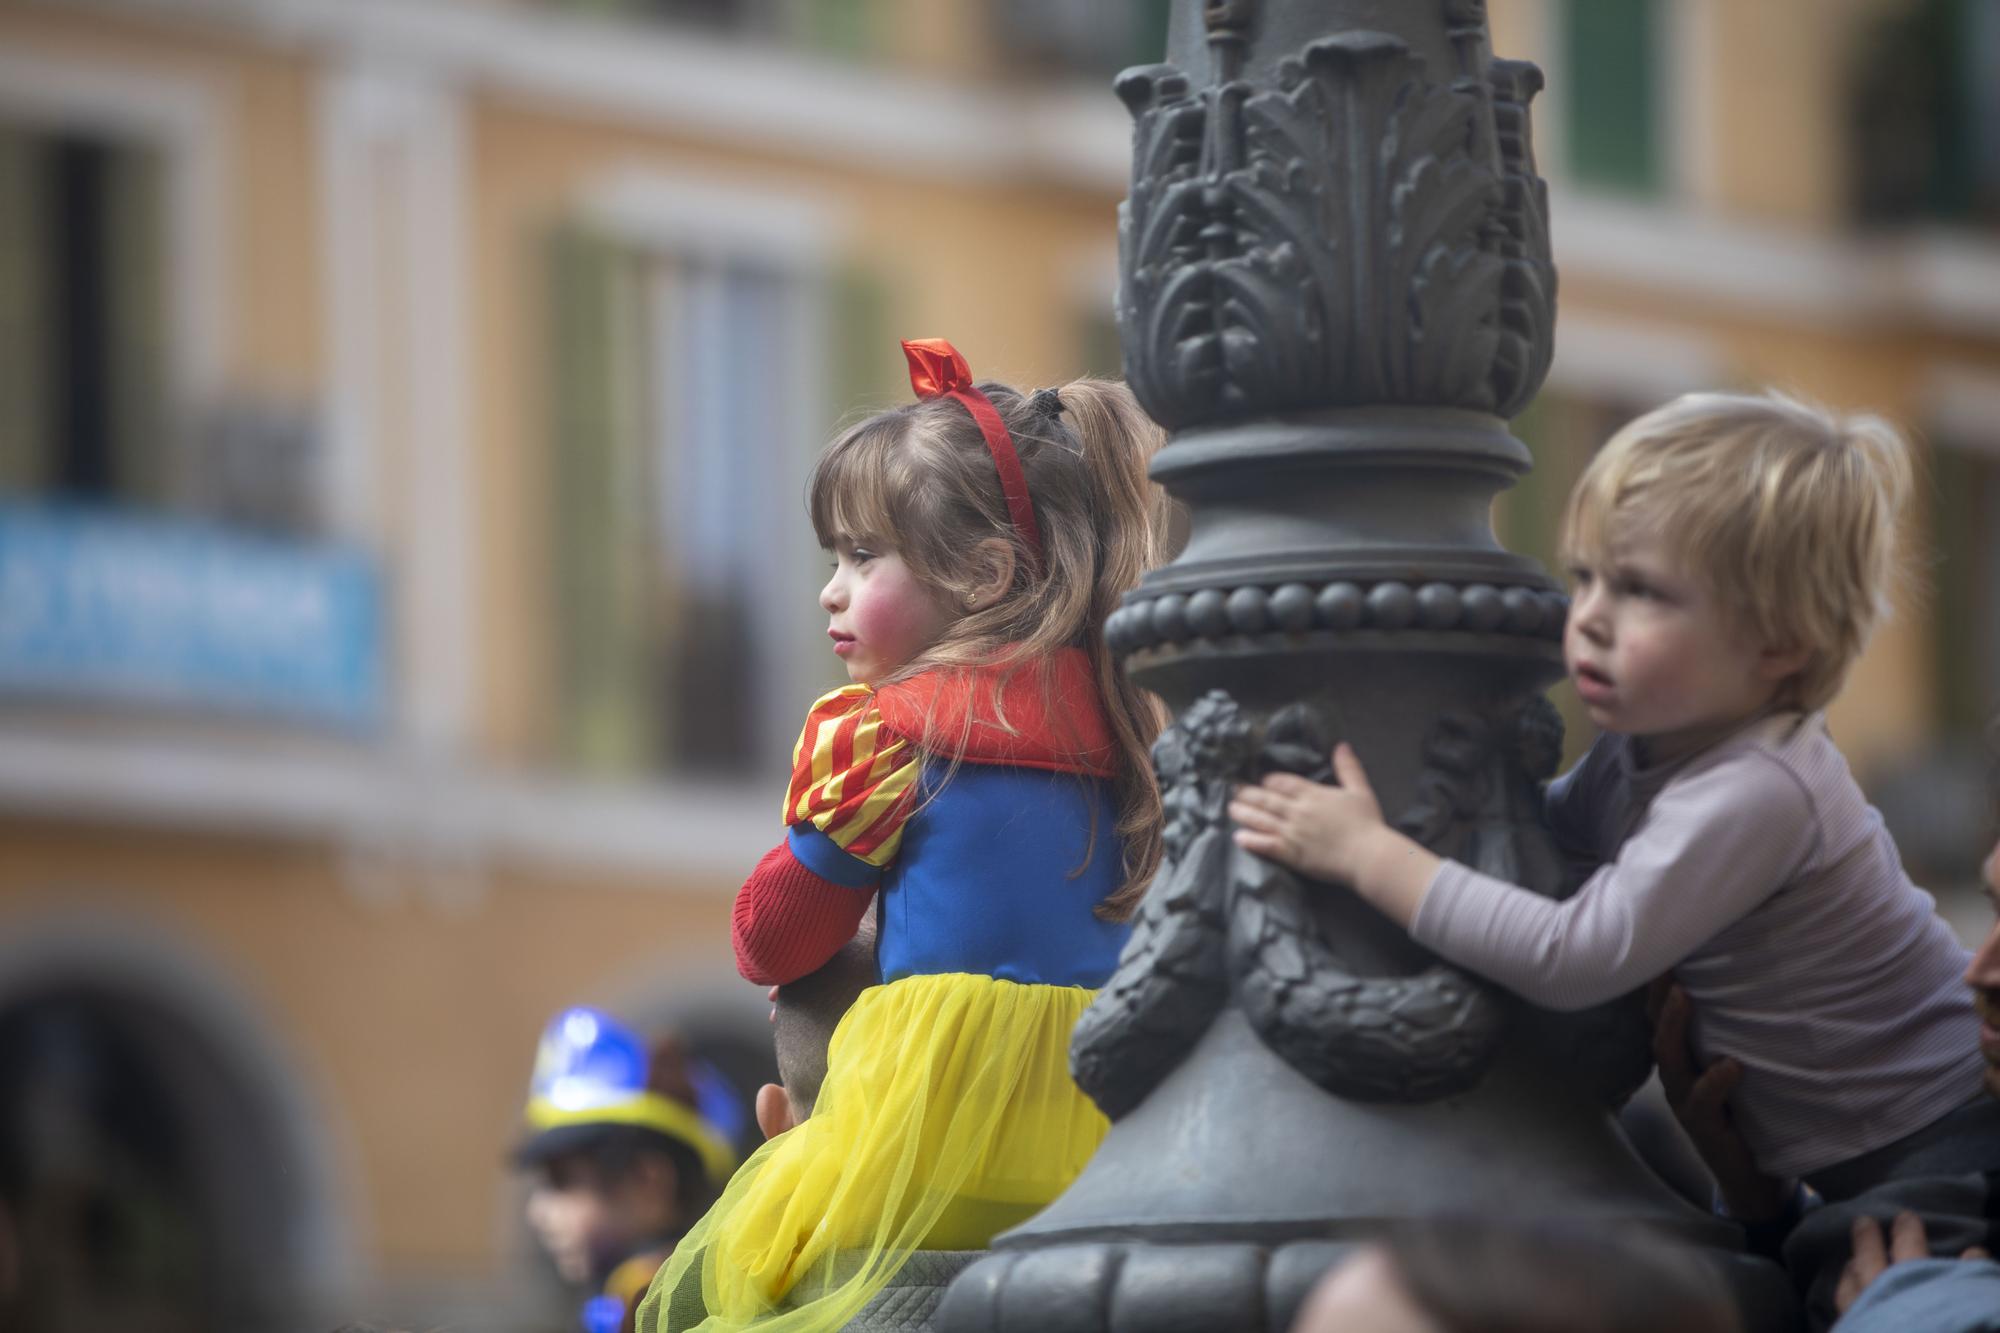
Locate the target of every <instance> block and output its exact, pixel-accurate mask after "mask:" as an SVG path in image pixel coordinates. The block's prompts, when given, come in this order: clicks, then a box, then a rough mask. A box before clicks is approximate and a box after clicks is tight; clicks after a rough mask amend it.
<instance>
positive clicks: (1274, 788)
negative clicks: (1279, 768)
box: [1252, 773, 1313, 796]
mask: <svg viewBox="0 0 2000 1333" xmlns="http://www.w3.org/2000/svg"><path fill="white" fill-rule="evenodd" d="M1312 785H1313V783H1312V782H1311V781H1310V780H1309V779H1306V778H1302V777H1300V776H1299V775H1298V774H1296V773H1267V774H1265V775H1264V783H1263V786H1262V788H1261V790H1262V791H1263V792H1264V794H1265V795H1267V796H1274V795H1275V796H1290V795H1293V794H1295V793H1297V792H1300V791H1303V790H1305V789H1306V788H1307V787H1310V786H1312ZM1252 790H1259V789H1258V788H1252Z"/></svg>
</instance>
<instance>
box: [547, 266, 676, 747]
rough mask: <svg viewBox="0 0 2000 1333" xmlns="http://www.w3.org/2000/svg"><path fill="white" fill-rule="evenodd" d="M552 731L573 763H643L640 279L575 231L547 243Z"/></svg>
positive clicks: (645, 619)
mask: <svg viewBox="0 0 2000 1333" xmlns="http://www.w3.org/2000/svg"><path fill="white" fill-rule="evenodd" d="M548 270H549V278H550V302H549V310H550V332H551V334H552V337H553V346H552V347H551V348H550V356H549V364H550V367H551V370H552V374H553V377H554V384H553V386H552V387H553V391H552V393H551V395H550V401H551V404H552V415H553V420H552V422H551V440H550V450H549V459H550V464H551V467H552V468H553V471H554V475H553V477H552V478H551V486H550V494H551V495H552V496H554V498H555V505H556V513H555V523H554V525H553V529H554V538H555V550H554V555H555V564H556V570H555V574H556V577H555V602H556V604H555V608H554V611H555V615H554V625H555V632H556V651H557V675H558V691H559V709H560V714H561V717H560V722H561V725H560V738H561V746H562V750H563V753H564V756H565V757H566V758H568V759H569V760H571V761H572V762H574V763H577V764H579V765H581V766H582V767H584V768H587V769H590V770H593V771H598V772H610V773H630V772H635V771H638V770H641V769H643V768H645V767H646V766H647V765H648V764H649V762H650V761H651V759H652V752H653V734H654V733H653V725H652V711H653V710H652V707H651V704H652V700H651V695H650V692H649V688H648V687H649V684H650V681H649V676H650V671H649V663H650V661H651V659H652V656H653V654H652V648H653V645H652V643H651V642H650V638H651V636H650V633H649V629H648V626H649V623H650V618H649V616H648V615H647V608H646V589H647V579H646V568H645V537H646V534H645V529H644V512H643V504H644V493H645V487H644V484H643V481H644V474H643V458H642V453H641V449H642V440H641V431H642V429H643V424H642V420H643V419H642V412H641V406H640V405H641V395H642V392H643V387H642V386H643V381H642V358H643V352H642V350H641V349H642V347H643V341H642V332H643V330H642V327H641V312H642V295H643V292H642V287H641V280H642V273H641V267H640V263H639V260H638V259H637V258H636V257H635V256H633V255H631V254H630V253H628V252H627V251H625V250H624V249H622V248H621V247H619V246H617V245H615V244H612V243H610V242H607V241H605V240H603V239H601V238H599V237H596V236H593V235H591V234H589V233H588V232H586V231H584V230H582V229H580V228H574V227H564V228H561V229H559V230H558V231H557V232H556V233H555V234H554V236H553V237H552V238H551V240H550V242H549V246H548Z"/></svg>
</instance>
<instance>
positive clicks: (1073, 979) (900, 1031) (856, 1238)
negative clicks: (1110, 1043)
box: [639, 340, 1165, 1330]
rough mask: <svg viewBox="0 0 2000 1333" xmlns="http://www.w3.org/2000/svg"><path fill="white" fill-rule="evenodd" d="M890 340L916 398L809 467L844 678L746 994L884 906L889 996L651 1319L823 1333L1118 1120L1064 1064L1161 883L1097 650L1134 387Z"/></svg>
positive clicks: (840, 1041) (1139, 443)
mask: <svg viewBox="0 0 2000 1333" xmlns="http://www.w3.org/2000/svg"><path fill="white" fill-rule="evenodd" d="M903 348H904V351H905V353H906V354H907V355H908V357H909V359H910V368H911V379H912V381H913V383H914V385H915V387H916V391H917V395H918V398H917V401H916V402H914V403H911V404H909V405H907V406H904V407H900V408H896V409H894V410H892V411H888V412H884V413H882V414H880V415H878V416H875V417H872V418H870V419H869V420H867V421H864V422H862V423H861V424H860V425H858V426H855V427H854V428H852V429H851V430H849V431H847V432H846V433H845V434H843V435H842V436H841V437H840V438H839V439H837V440H836V441H834V443H833V444H832V446H831V447H829V448H828V449H827V451H826V452H825V454H824V455H823V456H822V457H821V458H820V460H819V464H818V466H817V468H816V469H815V471H814V474H813V478H812V485H811V490H810V508H811V512H812V521H813V527H814V529H815V531H816V532H817V533H818V535H819V539H820V542H821V544H822V545H823V546H824V547H825V548H826V549H827V550H828V551H830V552H831V553H832V554H833V557H834V567H833V577H832V578H831V579H830V580H829V581H828V582H827V585H826V587H825V588H824V589H823V590H822V591H821V593H820V605H821V606H822V607H823V608H824V609H825V610H826V612H827V614H828V616H829V618H830V619H829V625H828V634H829V636H830V637H831V638H832V640H833V651H834V652H835V653H836V654H838V655H839V656H840V658H841V659H842V661H843V662H844V663H845V664H846V667H847V672H848V675H849V677H850V678H851V680H852V682H853V683H852V684H849V685H846V686H843V687H842V688H840V689H837V690H835V691H833V692H832V693H830V694H828V695H826V696H825V697H824V698H822V699H820V700H819V702H818V703H816V704H814V705H813V707H812V711H811V712H810V713H809V714H808V715H807V718H806V724H805V729H804V731H803V732H802V733H801V735H800V737H799V743H798V748H797V750H796V751H795V753H794V758H793V771H792V779H791V785H790V787H789V789H788V790H787V792H786V795H785V806H784V820H785V823H786V825H787V830H786V833H785V837H784V840H783V841H782V842H780V843H779V844H778V846H777V847H775V848H773V849H772V851H771V852H770V854H769V855H768V856H766V857H765V858H764V859H763V861H761V862H760V863H759V864H758V866H757V868H756V870H755V871H754V872H752V874H751V876H750V878H749V880H748V881H747V882H746V883H745V884H744V885H743V888H742V890H741V892H740V893H739V894H738V897H737V900H736V910H735V923H734V941H735V947H736V957H737V965H738V967H739V969H740V970H741V971H742V973H743V975H744V976H745V977H747V978H749V979H750V980H752V981H756V982H760V983H764V984H781V983H784V982H789V981H792V980H795V979H796V978H798V977H801V976H804V975H805V974H807V973H809V972H811V971H813V970H814V969H816V968H818V967H819V966H820V965H821V964H823V963H824V962H825V961H826V960H827V959H828V958H830V957H831V956H832V955H833V954H834V953H835V951H837V950H838V949H839V948H840V947H841V945H842V944H844V943H845V942H846V941H847V940H848V939H849V938H851V937H852V936H853V934H854V931H855V927H856V925H857V923H858V922H859V921H860V919H861V916H862V914H863V912H864V911H865V910H866V909H867V907H868V904H869V902H870V900H871V899H875V898H877V897H878V896H879V900H880V905H879V907H878V909H877V911H878V921H879V926H880V938H879V943H878V946H877V963H878V967H879V970H880V976H881V983H882V984H880V985H878V986H874V987H871V988H869V989H868V990H867V991H865V992H863V994H862V996H861V998H860V999H859V1000H858V1001H857V1002H856V1003H855V1005H854V1007H853V1008H852V1009H851V1010H850V1011H849V1012H848V1014H847V1016H846V1018H845V1019H843V1020H842V1022H841V1024H840V1026H839V1028H838V1029H837V1030H836V1032H835V1033H834V1036H833V1041H832V1045H831V1048H830V1050H829V1053H828V1069H827V1077H826V1082H825V1084H824V1086H823V1087H822V1089H821V1091H820V1095H819V1100H818V1102H817V1104H816V1106H815V1109H814V1112H813V1114H812V1116H811V1118H810V1119H808V1120H806V1121H805V1122H804V1123H803V1124H801V1125H799V1126H798V1127H796V1128H794V1129H792V1130H789V1131H787V1132H786V1133H783V1134H781V1135H779V1136H778V1137H777V1138H775V1139H773V1140H771V1141H770V1142H769V1143H767V1144H766V1145H765V1146H764V1147H763V1148H762V1149H760V1150H759V1151H758V1152H757V1153H756V1154H754V1155H753V1156H752V1157H751V1158H750V1160H749V1161H748V1162H747V1163H745V1164H744V1166H743V1168H742V1170H740V1171H739V1172H738V1173H737V1175H736V1177H735V1179H734V1180H733V1181H731V1183H730V1185H729V1187H728V1189H727V1191H725V1193H724V1195H723V1197H722V1199H721V1200H720V1202H718V1203H717V1204H716V1206H715V1208H714V1209H713V1210H712V1211H711V1212H710V1213H709V1215H708V1216H707V1217H706V1218H704V1219H703V1220H702V1221H701V1222H700V1223H699V1224H697V1225H696V1227H695V1229H694V1230H693V1231H691V1232H690V1233H689V1234H688V1236H687V1237H686V1238H685V1239H684V1240H683V1241H682V1243H681V1247H680V1249H679V1251H678V1252H677V1253H676V1255H675V1257H674V1258H673V1260H671V1261H670V1262H669V1263H668V1264H667V1266H666V1267H665V1268H663V1269H662V1270H661V1274H660V1277H659V1279H658V1280H657V1281H656V1282H655V1284H654V1287H653V1291H652V1294H651V1295H650V1297H649V1298H648V1302H647V1305H646V1307H645V1308H644V1309H642V1311H641V1316H640V1321H639V1326H640V1327H641V1328H647V1329H654V1328H672V1329H676V1330H677V1329H680V1328H683V1327H688V1326H690V1325H691V1324H692V1323H693V1322H694V1319H695V1318H701V1317H703V1316H705V1322H702V1323H701V1324H700V1327H702V1328H705V1329H720V1328H739V1327H744V1326H748V1325H755V1326H756V1327H758V1328H760V1329H771V1330H780V1329H782V1330H793V1329H799V1330H803V1329H832V1328H838V1327H840V1326H841V1325H843V1324H844V1323H846V1322H847V1320H848V1319H850V1318H851V1317H852V1316H853V1315H854V1313H855V1312H856V1311H857V1310H858V1309H860V1307H861V1306H862V1305H863V1304H865V1303H866V1302H867V1300H868V1299H869V1298H870V1297H871V1296H873V1295H874V1294H875V1292H877V1291H878V1290H880V1289H881V1287H882V1286H883V1285H884V1284H885V1283H886V1282H887V1281H888V1280H889V1279H890V1278H891V1277H893V1276H894V1275H895V1273H896V1271H897V1270H898V1269H899V1268H900V1267H901V1266H902V1264H903V1263H904V1261H905V1260H906V1258H907V1257H908V1255H909V1253H910V1252H911V1251H912V1250H916V1249H977V1248H982V1247H984V1246H985V1245H986V1244H987V1242H988V1241H990V1240H991V1238H992V1237H993V1235H994V1234H995V1233H996V1232H999V1231H1001V1230H1004V1229H1005V1228H1007V1227H1009V1226H1012V1225H1014V1224H1015V1223H1018V1222H1021V1221H1023V1220H1025V1219H1026V1218H1028V1217H1029V1216H1031V1215H1032V1214H1033V1213H1035V1212H1037V1211H1038V1210H1039V1209H1041V1208H1042V1207H1043V1206H1044V1205H1046V1204H1047V1203H1049V1202H1050V1201H1051V1200H1052V1199H1054V1198H1055V1197H1056V1195H1058V1194H1059V1193H1061V1192H1062V1190H1063V1189H1064V1188H1065V1187H1066V1186H1067V1185H1068V1184H1069V1183H1070V1181H1071V1180H1072V1179H1074V1178H1075V1176H1076V1174H1077V1172H1078V1171H1079V1170H1080V1169H1081V1168H1082V1167H1083V1164H1084V1163H1085V1161H1087V1160H1088V1159H1089V1157H1090V1155H1091V1153H1092V1152H1093V1151H1094V1150H1095V1149H1096V1147H1097V1144H1098V1141H1099V1140H1100V1139H1101V1138H1102V1137H1103V1134H1104V1132H1105V1129H1106V1127H1107V1126H1106V1121H1105V1120H1104V1117H1103V1116H1102V1115H1101V1114H1100V1113H1099V1112H1098V1110H1097V1109H1096V1107H1094V1106H1093V1105H1092V1104H1091V1103H1090V1101H1089V1100H1088V1099H1087V1098H1085V1097H1084V1096H1083V1094H1082V1093H1081V1092H1079V1091H1078V1090H1077V1088H1076V1085H1075V1084H1074V1083H1073V1082H1072V1081H1071V1079H1070V1075H1069V1061H1068V1049H1069V1039H1070V1030H1071V1028H1072V1027H1073V1026H1074V1025H1075V1023H1076V1020H1077V1017H1078V1015H1080V1014H1081V1013H1082V1012H1083V1009H1084V1007H1085V1006H1086V1005H1088V1004H1089V1003H1090V1000H1091V997H1092V995H1093V993H1094V988H1095V987H1097V986H1099V985H1101V984H1102V983H1103V982H1104V981H1105V980H1106V979H1107V978H1108V977H1109V976H1110V974H1111V971H1112V969H1113V967H1114V965H1115V964H1116V962H1117V956H1118V951H1119V948H1120V947H1121V946H1122V944H1123V942H1124V939H1125V936H1126V927H1125V926H1124V924H1123V922H1124V920H1125V918H1126V917H1128V916H1129V915H1130V914H1131V911H1132V908H1133V907H1134V906H1135V904H1136V902H1137V899H1138V897H1139V895H1140V893H1141V892H1142V890H1143V889H1144V886H1145V884H1146V881H1147V879H1148V878H1149V877H1150V876H1151V874H1152V872H1153V869H1154V867H1155V865H1156V864H1157V862H1158V860H1159V848H1160V816H1159V799H1158V793H1157V791H1156V789H1155V786H1154V782H1153V776H1152V769H1151V765H1150V762H1149V760H1148V749H1149V747H1150V745H1151V743H1152V740H1153V738H1154V735H1155V733H1156V732H1157V730H1158V727H1159V720H1160V719H1159V713H1158V711H1157V708H1156V705H1155V704H1154V703H1153V701H1152V700H1151V699H1150V698H1149V697H1148V696H1146V695H1144V694H1142V693H1141V692H1140V691H1138V690H1137V689H1136V688H1135V687H1134V686H1133V685H1131V684H1130V683H1129V682H1128V681H1126V679H1125V678H1124V677H1123V676H1122V675H1121V674H1120V673H1119V671H1118V670H1117V668H1116V666H1115V665H1114V663H1113V661H1112V657H1111V653H1110V651H1109V649H1108V648H1107V647H1106V645H1105V642H1104V633H1103V629H1104V622H1105V618H1106V617H1107V616H1108V615H1109V614H1110V613H1111V611H1112V610H1113V608H1114V607H1115V606H1116V605H1117V603H1118V599H1119V597H1120V595H1121V594H1123V593H1124V592H1125V591H1126V590H1128V589H1130V588H1131V587H1133V586H1134V585H1135V584H1136V583H1137V582H1138V581H1139V576H1140V575H1141V574H1142V573H1143V572H1144V571H1145V570H1146V569H1147V568H1148V567H1149V566H1150V565H1152V564H1153V563H1154V562H1155V557H1156V554H1157V552H1158V549H1159V543H1160V540H1161V537H1162V533H1163V527H1164V523H1163V520H1164V516H1165V499H1164V497H1163V495H1162V494H1161V493H1160V492H1159V490H1158V489H1157V488H1156V487H1153V486H1152V485H1151V484H1150V483H1149V482H1148V481H1147V479H1146V465H1147V462H1148V460H1149V458H1150V456H1151V454H1152V452H1153V450H1154V449H1155V448H1156V447H1157V445H1158V441H1159V432H1158V429H1157V428H1156V427H1155V426H1154V425H1153V424H1152V422H1150V421H1149V420H1148V419H1147V418H1146V417H1145V415H1144V414H1143V413H1141V412H1140V410H1139V408H1138V405H1137V404H1136V403H1135V402H1134V401H1133V399H1132V397H1131V395H1130V393H1129V392H1127V391H1126V389H1125V388H1124V387H1123V386H1122V385H1118V384H1114V383H1110V382H1106V381H1099V380H1078V381H1075V382H1073V383H1071V384H1068V385H1065V386H1063V387H1062V388H1061V389H1059V390H1048V389H1044V390H1042V391H1040V392H1038V393H1035V394H1032V395H1024V394H1021V393H1018V392H1016V391H1015V390H1013V389H1010V388H1007V387H1005V386H1002V385H998V384H984V385H978V386H975V385H974V383H973V381H972V377H971V374H970V373H969V371H968V370H967V368H966V364H965V360H964V358H963V357H961V356H960V355H959V354H958V353H957V352H956V351H955V350H954V349H953V348H952V347H951V346H950V344H948V343H945V342H942V341H938V340H927V341H923V342H906V343H904V344H903ZM697 1296H698V1298H699V1307H700V1309H699V1312H695V1301H694V1298H695V1297H697ZM691 1315H692V1317H691Z"/></svg>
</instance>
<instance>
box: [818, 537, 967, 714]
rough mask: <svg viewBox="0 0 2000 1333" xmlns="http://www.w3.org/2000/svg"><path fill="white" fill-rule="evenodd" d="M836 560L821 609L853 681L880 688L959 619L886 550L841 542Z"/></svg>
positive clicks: (864, 543) (881, 546)
mask: <svg viewBox="0 0 2000 1333" xmlns="http://www.w3.org/2000/svg"><path fill="white" fill-rule="evenodd" d="M833 557H834V564H833V577H832V578H830V579H828V580H827V581H826V586H825V587H824V588H821V589H820V590H819V604H820V606H821V608H822V609H824V610H825V611H826V613H827V617H828V620H827V627H826V632H827V637H829V638H831V639H832V640H833V651H834V653H835V654H836V655H837V656H838V657H839V658H840V660H841V661H842V662H843V663H845V664H846V666H847V678H848V679H849V680H852V681H856V682H859V683H860V684H863V685H873V684H875V683H876V682H878V681H880V680H882V679H883V678H884V677H886V676H888V675H889V674H891V673H892V672H894V671H895V670H896V669H897V668H899V667H901V666H904V665H906V664H907V663H908V662H910V661H911V660H912V659H913V658H915V657H916V656H917V654H919V653H921V652H923V651H924V650H925V649H926V648H928V647H930V646H931V645H932V644H934V643H936V642H937V641H938V640H939V639H940V638H942V637H943V635H944V632H945V630H946V629H947V628H949V627H950V625H951V623H952V621H953V620H954V619H956V615H955V613H954V611H953V609H952V608H951V607H949V606H948V605H946V604H945V603H944V601H942V600H941V599H940V598H939V597H938V595H937V594H936V593H934V592H932V591H931V590H930V589H929V588H926V587H925V586H924V585H923V584H921V583H919V582H917V578H916V576H915V575H914V574H912V573H911V572H910V568H909V566H908V565H905V564H904V563H903V559H902V557H901V556H899V555H897V554H896V553H895V552H894V551H892V550H889V549H888V548H887V547H886V546H885V545H884V544H882V543H880V542H870V541H868V540H865V539H860V538H855V539H849V538H845V537H842V538H839V539H837V540H836V541H835V542H834V545H833Z"/></svg>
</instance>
